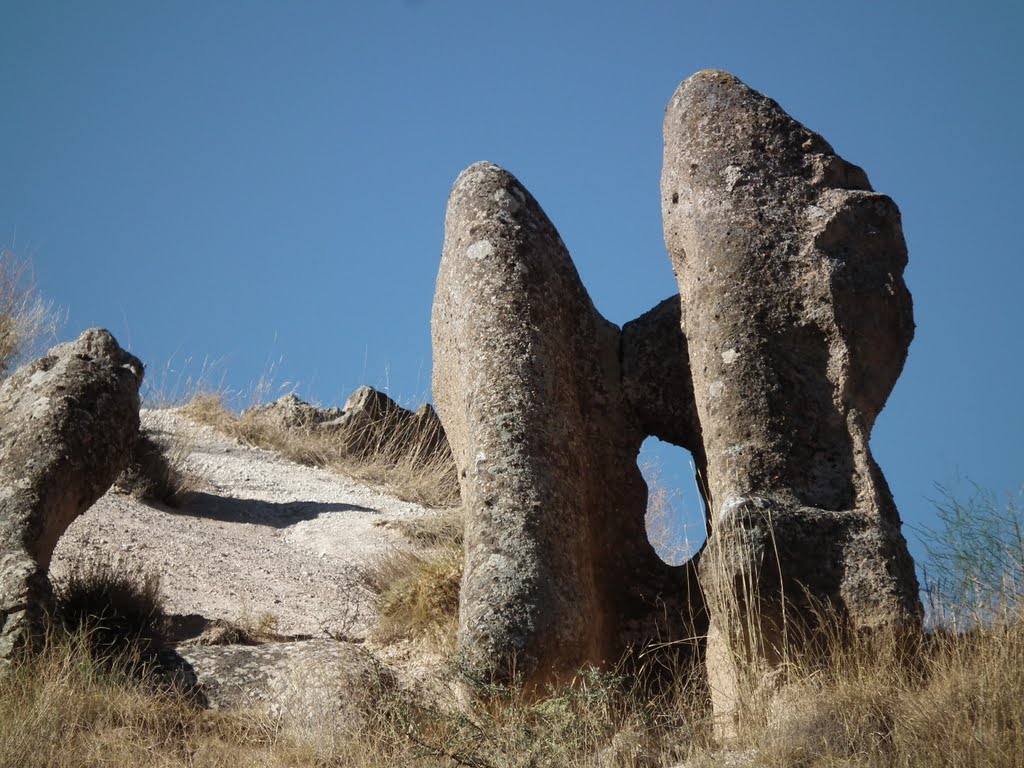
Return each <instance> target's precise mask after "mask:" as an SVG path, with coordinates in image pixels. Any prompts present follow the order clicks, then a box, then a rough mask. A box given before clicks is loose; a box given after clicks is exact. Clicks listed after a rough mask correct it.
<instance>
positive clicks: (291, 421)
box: [245, 394, 343, 432]
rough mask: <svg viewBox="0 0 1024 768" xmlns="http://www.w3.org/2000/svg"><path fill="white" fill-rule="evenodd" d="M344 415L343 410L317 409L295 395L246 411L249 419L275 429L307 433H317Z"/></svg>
mask: <svg viewBox="0 0 1024 768" xmlns="http://www.w3.org/2000/svg"><path fill="white" fill-rule="evenodd" d="M342 413H343V412H342V409H341V408H317V407H316V406H315V405H310V404H309V403H307V402H306V401H305V400H302V399H300V398H298V397H296V396H295V395H294V394H289V395H285V396H284V397H280V398H278V399H277V400H275V401H274V402H272V403H268V404H266V405H257V406H255V407H253V408H249V409H247V410H246V411H245V415H246V416H247V417H248V418H251V419H257V420H260V421H265V422H266V423H267V424H269V425H272V426H274V427H277V428H281V429H297V430H303V431H306V432H313V431H316V429H317V428H318V427H321V426H322V425H324V424H325V423H328V422H331V421H334V420H335V419H338V418H340V417H341V415H342Z"/></svg>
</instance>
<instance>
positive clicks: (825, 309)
mask: <svg viewBox="0 0 1024 768" xmlns="http://www.w3.org/2000/svg"><path fill="white" fill-rule="evenodd" d="M661 192H662V211H663V216H664V223H665V240H666V244H667V246H668V250H669V253H670V255H671V258H672V263H673V267H674V270H675V273H676V277H677V280H678V283H679V290H680V295H681V297H682V302H683V306H685V307H686V312H685V319H684V320H683V329H684V333H685V336H686V339H687V343H688V347H689V356H690V365H691V370H692V372H693V394H694V399H695V402H696V409H697V413H698V415H699V421H700V427H701V432H702V436H703V444H704V448H705V451H706V457H707V475H706V479H707V486H708V492H709V505H710V510H711V512H712V521H711V528H712V536H711V538H710V540H709V551H708V552H706V553H705V557H704V560H703V562H702V566H701V570H702V573H701V577H702V579H701V580H702V585H703V586H704V588H705V591H706V592H707V593H708V597H709V605H710V608H711V612H712V626H711V631H710V634H709V638H708V650H707V653H708V667H709V674H710V677H711V680H710V683H711V688H712V692H713V696H714V704H715V708H716V712H718V713H719V714H726V713H727V712H728V710H729V707H730V706H731V701H732V699H733V696H734V693H735V690H734V689H735V686H736V685H738V684H739V680H738V677H737V675H738V674H739V672H738V670H737V669H736V667H735V665H734V664H733V660H734V659H736V658H744V657H747V658H748V660H750V661H752V662H758V663H764V664H767V665H769V666H770V665H773V664H775V663H777V661H778V656H779V654H780V653H781V647H782V645H783V644H784V642H786V641H789V642H797V636H796V635H795V634H793V631H792V630H793V628H794V627H799V626H800V625H801V624H806V623H811V624H813V618H812V617H813V612H812V611H811V610H810V608H811V607H812V606H817V607H818V608H819V609H820V608H826V609H827V610H829V611H833V612H835V613H836V614H837V615H838V617H839V618H840V619H842V620H844V621H845V622H846V623H847V625H848V626H849V627H850V628H851V629H853V630H862V629H877V628H891V629H895V630H906V629H910V628H914V627H916V626H917V625H918V623H919V621H920V617H921V607H920V603H919V601H918V597H917V580H916V578H915V575H914V569H913V564H912V562H911V559H910V556H909V554H908V552H907V548H906V543H905V541H904V539H903V536H902V534H901V532H900V519H899V515H898V513H897V511H896V507H895V505H894V503H893V500H892V496H891V494H890V492H889V489H888V487H887V485H886V482H885V479H884V478H883V476H882V473H881V471H880V470H879V468H878V466H877V465H876V464H875V462H874V460H873V458H872V456H871V452H870V449H869V447H868V441H869V438H870V435H871V429H872V426H873V424H874V422H875V417H876V416H877V415H878V413H879V411H880V410H881V408H882V407H883V405H884V404H885V401H886V398H887V397H888V395H889V392H890V390H891V389H892V387H893V385H894V383H895V382H896V379H897V377H898V376H899V374H900V372H901V370H902V368H903V363H904V360H905V358H906V352H907V347H908V345H909V343H910V340H911V338H912V336H913V330H914V323H913V317H912V308H911V299H910V294H909V293H908V291H907V289H906V286H905V285H904V282H903V278H902V273H903V269H904V267H905V265H906V262H907V252H906V246H905V244H904V241H903V234H902V229H901V223H900V215H899V211H898V210H897V208H896V206H895V204H894V203H893V202H892V200H890V199H889V198H888V197H886V196H884V195H881V194H878V193H876V192H873V191H872V190H871V187H870V185H869V183H868V179H867V177H866V175H865V174H864V172H863V171H862V170H861V169H860V168H858V167H856V166H854V165H851V164H849V163H847V162H846V161H844V160H843V159H842V158H840V157H838V156H837V155H836V154H835V153H834V152H833V150H832V148H831V147H830V146H829V145H828V144H827V143H826V142H825V140H824V139H823V138H821V137H820V136H818V135H817V134H815V133H813V132H811V131H810V130H808V129H807V128H805V127H804V126H802V125H801V124H799V123H798V122H796V121H795V120H793V119H792V118H791V117H790V116H789V115H787V114H786V113H785V112H783V111H782V109H781V108H780V107H779V106H778V105H777V104H776V103H775V102H774V101H772V100H770V99H768V98H766V97H765V96H763V95H761V94H759V93H757V92H756V91H753V90H751V89H750V88H748V87H747V86H745V85H744V84H743V83H741V82H740V81H739V80H737V79H736V78H734V77H732V76H731V75H729V74H727V73H724V72H715V71H706V72H701V73H698V74H697V75H694V76H693V77H691V78H690V79H688V80H686V81H685V82H684V83H682V85H680V86H679V89H678V90H677V91H676V93H675V95H674V96H673V98H672V101H671V103H670V104H669V106H668V108H667V110H666V114H665V161H664V169H663V174H662V182H661ZM787 606H788V608H787ZM787 610H788V613H787ZM748 622H749V623H751V624H753V625H756V626H760V628H761V630H762V639H763V644H762V645H761V646H760V647H758V648H755V649H752V650H751V649H747V648H745V647H744V645H743V641H742V640H741V638H740V637H739V633H740V627H741V626H743V625H745V624H747V623H748ZM786 633H788V634H789V636H788V637H784V635H785V634H786ZM754 666H755V667H756V666H757V664H754Z"/></svg>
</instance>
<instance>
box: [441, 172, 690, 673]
mask: <svg viewBox="0 0 1024 768" xmlns="http://www.w3.org/2000/svg"><path fill="white" fill-rule="evenodd" d="M676 317H678V311H677V313H676ZM432 326H433V342H434V375H433V383H434V399H435V403H436V405H437V409H438V413H439V414H440V416H441V419H442V421H443V423H444V427H445V431H446V433H447V435H448V439H449V442H450V444H451V447H452V452H453V454H454V456H455V462H456V465H457V466H458V470H459V477H460V483H461V490H462V502H463V507H464V510H465V514H466V535H465V545H466V558H465V574H464V576H463V582H462V592H461V605H460V614H459V648H460V651H461V653H462V655H463V659H464V661H465V663H466V668H467V669H468V670H469V671H470V674H471V675H473V676H479V677H480V678H482V679H484V680H487V681H492V680H498V681H500V682H508V681H510V680H512V679H513V678H514V677H520V678H522V679H523V681H524V682H525V683H526V684H527V685H534V686H536V685H540V684H543V683H544V682H547V681H549V680H553V679H558V678H564V677H568V676H571V675H572V674H574V673H575V672H576V671H577V670H579V669H580V668H581V667H583V666H585V665H587V664H598V665H600V664H608V663H614V662H616V661H617V660H618V658H619V657H620V656H621V655H622V653H623V652H624V651H625V649H626V648H627V647H629V646H632V645H643V644H645V643H649V642H651V641H653V640H655V639H658V638H659V636H660V638H661V639H665V638H667V637H669V636H673V637H678V638H683V637H685V638H692V637H693V636H694V631H695V630H694V625H693V621H692V620H691V618H690V615H689V614H690V613H695V614H699V615H702V610H701V605H702V604H701V602H700V601H699V599H697V598H694V599H693V601H692V603H693V606H695V607H693V608H692V610H691V601H690V599H689V597H690V596H689V594H688V587H689V588H690V590H692V591H693V592H694V593H696V592H697V589H696V584H695V579H694V574H695V570H694V564H689V565H687V566H682V567H671V566H668V565H666V564H665V563H663V562H661V560H660V559H659V558H658V556H657V555H656V554H655V552H654V549H653V547H652V546H651V545H650V543H649V542H648V541H647V537H646V532H645V527H644V517H645V512H646V502H647V487H646V484H645V483H644V480H643V478H642V476H641V474H640V470H639V469H638V467H637V463H636V457H637V453H638V452H639V449H640V445H641V443H642V442H643V440H644V438H645V437H647V434H648V433H647V432H645V431H644V427H643V426H642V425H641V418H640V417H639V416H638V415H637V413H636V412H635V410H634V408H633V407H632V405H631V400H630V398H629V397H628V396H627V394H626V387H624V385H623V373H622V368H623V366H622V361H621V359H620V347H621V344H622V340H621V333H620V330H619V328H618V327H617V326H615V325H614V324H612V323H610V322H608V321H607V320H605V319H604V318H603V317H601V315H600V314H599V313H598V312H597V310H596V309H594V306H593V304H592V303H591V300H590V297H589V296H588V295H587V292H586V290H585V289H584V287H583V285H582V283H581V282H580V279H579V276H578V274H577V272H576V268H575V267H574V265H573V263H572V260H571V259H570V257H569V254H568V252H567V251H566V249H565V246H564V245H563V243H562V240H561V238H560V237H559V235H558V233H557V231H556V230H555V228H554V226H553V225H552V224H551V222H550V221H549V220H548V218H547V216H546V215H545V214H544V212H543V211H542V210H541V208H540V206H539V205H538V203H537V201H536V200H534V198H533V197H532V196H531V195H530V194H529V193H528V192H527V191H526V190H525V189H524V188H523V186H522V185H521V184H520V183H519V182H518V181H517V180H516V179H515V178H514V177H513V176H512V175H511V174H509V173H508V172H507V171H504V170H503V169H501V168H499V167H497V166H495V165H491V164H489V163H478V164H476V165H473V166H471V167H470V168H468V169H467V170H465V171H464V172H463V173H462V174H461V175H460V176H459V178H458V180H457V181H456V182H455V185H454V187H453V189H452V193H451V196H450V198H449V202H448V213H447V218H446V227H445V245H444V253H443V256H442V260H441V269H440V274H439V276H438V280H437V290H436V294H435V299H434V310H433V322H432ZM644 328H646V326H645V325H643V324H641V325H640V326H638V327H637V329H636V330H635V331H634V332H633V333H632V334H631V339H632V340H633V341H631V342H630V343H631V344H632V346H633V350H634V351H633V353H632V357H631V362H630V365H631V366H633V367H634V368H636V367H642V366H643V363H642V362H640V360H639V358H640V357H642V356H643V354H644V350H645V349H646V346H645V345H644V344H643V343H642V341H640V340H641V339H642V337H643V335H644V333H645V331H644ZM669 328H670V333H671V335H673V336H674V338H675V340H676V342H677V343H681V340H680V334H679V331H678V323H675V324H674V325H673V324H671V323H670V324H669ZM648 367H649V368H650V369H656V368H657V367H658V366H657V365H654V364H652V365H649V366H648ZM668 367H669V368H670V369H671V370H672V371H675V372H677V374H678V372H679V371H682V374H679V375H680V382H679V383H678V384H677V385H673V384H672V383H671V382H670V383H669V384H668V385H666V386H664V387H662V390H673V389H675V390H678V387H679V386H680V385H682V384H684V383H685V381H686V380H688V373H687V372H686V371H685V360H678V359H677V360H675V361H673V364H672V365H671V366H668ZM677 410H679V411H680V412H683V413H687V411H686V409H685V408H682V409H677ZM667 429H668V428H667V427H666V430H667ZM677 431H681V432H682V431H686V430H685V428H682V427H678V428H677ZM690 431H691V432H692V425H691V428H690ZM684 609H685V610H686V612H687V615H686V616H685V617H684V616H683V610H684ZM698 621H700V619H699V618H698Z"/></svg>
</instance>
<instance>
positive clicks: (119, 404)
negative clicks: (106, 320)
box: [0, 329, 143, 665]
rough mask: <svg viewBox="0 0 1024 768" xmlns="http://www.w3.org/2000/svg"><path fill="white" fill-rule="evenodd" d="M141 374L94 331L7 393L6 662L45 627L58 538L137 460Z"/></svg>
mask: <svg viewBox="0 0 1024 768" xmlns="http://www.w3.org/2000/svg"><path fill="white" fill-rule="evenodd" d="M142 376H143V366H142V363H141V362H139V360H138V359H136V358H135V357H133V356H132V355H130V354H128V353H127V352H125V351H124V350H122V349H121V348H120V347H119V346H118V344H117V342H116V341H115V340H114V337H113V336H111V335H110V334H109V333H108V332H107V331H104V330H99V329H93V330H89V331H86V332H85V333H83V334H82V335H81V336H80V337H79V338H78V339H77V340H76V341H73V342H70V343H67V344H61V345H59V346H57V347H54V348H53V349H52V350H50V352H49V354H47V355H46V356H45V357H42V358H40V359H39V360H36V361H35V362H33V363H31V364H29V365H27V366H24V367H23V368H20V369H19V370H18V371H16V372H15V373H14V374H13V375H12V376H11V377H10V378H9V379H7V380H6V381H4V382H3V384H2V386H0V665H3V664H4V663H5V662H7V661H9V660H10V659H11V657H12V656H13V655H15V654H16V653H18V652H19V651H20V650H21V649H24V648H26V647H27V646H28V645H29V644H30V643H31V642H32V640H33V639H34V638H36V637H38V635H39V633H40V631H41V630H42V622H43V619H44V616H45V614H46V612H47V611H48V610H49V608H50V605H51V599H52V594H51V590H50V584H49V580H48V578H47V569H48V568H49V564H50V556H51V555H52V553H53V549H54V547H55V546H56V544H57V540H58V539H59V538H60V536H61V534H63V533H64V531H65V530H66V529H67V527H68V526H69V525H70V524H71V522H72V521H73V520H74V519H75V518H77V517H78V516H79V515H80V514H82V513H83V512H84V511H85V510H86V509H88V508H89V506H91V505H92V504H93V502H95V501H96V499H98V498H99V497H100V496H102V495H103V493H105V492H106V490H107V489H108V488H109V487H110V486H111V484H112V483H113V482H114V480H115V479H116V478H117V476H118V475H119V474H120V472H121V470H122V469H124V467H125V465H126V464H127V462H128V460H129V457H130V455H131V450H132V446H133V444H134V441H135V437H136V435H137V433H138V430H139V385H140V384H141V382H142Z"/></svg>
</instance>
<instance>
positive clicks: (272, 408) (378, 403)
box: [244, 386, 454, 471]
mask: <svg viewBox="0 0 1024 768" xmlns="http://www.w3.org/2000/svg"><path fill="white" fill-rule="evenodd" d="M244 416H245V418H246V419H249V420H252V421H255V422H259V423H262V424H266V425H267V426H269V427H271V428H272V429H284V430H297V431H300V432H306V433H318V434H322V435H330V437H331V439H332V440H336V441H337V442H338V443H339V444H340V447H342V448H343V449H344V451H345V452H347V453H348V454H350V455H353V456H356V457H370V456H378V457H380V456H383V457H389V458H392V459H398V458H399V457H401V456H403V455H407V454H413V455H414V457H415V459H416V460H417V461H422V462H423V463H428V462H431V461H449V460H450V453H451V452H450V451H449V449H448V441H447V439H446V438H445V434H444V427H442V426H441V420H440V419H439V418H438V417H437V413H436V412H435V411H434V409H433V408H432V407H431V406H430V404H429V403H424V404H423V405H421V406H420V407H419V408H418V409H417V410H416V411H415V412H413V411H410V410H408V409H406V408H403V407H402V406H400V405H399V404H398V403H396V402H395V401H394V400H392V399H391V398H390V397H388V396H387V395H386V394H384V393H383V392H381V391H379V390H376V389H374V388H373V387H367V386H363V387H360V388H359V389H357V390H356V391H355V392H353V393H352V394H351V395H349V397H348V399H347V400H346V401H345V405H344V407H343V408H318V407H316V406H315V405H310V404H309V403H307V402H306V401H305V400H301V399H300V398H298V397H296V396H295V395H294V394H289V395H285V396H284V397H281V398H278V399H277V400H275V401H274V402H272V403H268V404H266V405H259V406H255V407H253V408H249V409H247V410H246V411H245V413H244ZM453 471H454V470H453Z"/></svg>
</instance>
